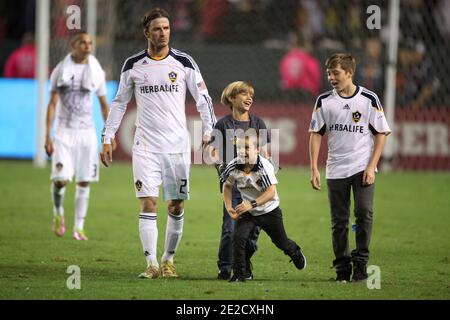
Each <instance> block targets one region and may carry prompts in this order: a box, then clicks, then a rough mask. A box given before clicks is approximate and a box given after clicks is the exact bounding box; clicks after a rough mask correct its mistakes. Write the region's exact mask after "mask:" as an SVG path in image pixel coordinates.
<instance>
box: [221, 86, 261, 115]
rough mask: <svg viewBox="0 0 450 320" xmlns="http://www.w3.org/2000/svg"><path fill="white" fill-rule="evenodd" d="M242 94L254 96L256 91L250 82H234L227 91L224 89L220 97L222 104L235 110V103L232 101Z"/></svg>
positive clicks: (226, 88) (227, 87)
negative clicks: (247, 93)
mask: <svg viewBox="0 0 450 320" xmlns="http://www.w3.org/2000/svg"><path fill="white" fill-rule="evenodd" d="M241 92H249V93H250V94H251V95H252V96H253V95H254V94H255V89H254V88H253V86H252V85H251V84H250V83H248V82H244V81H235V82H232V83H230V84H229V85H227V86H226V87H225V89H223V91H222V96H221V97H220V102H222V104H223V105H224V106H228V107H230V109H233V103H232V102H231V100H230V99H231V98H234V97H236V96H237V95H238V94H239V93H241Z"/></svg>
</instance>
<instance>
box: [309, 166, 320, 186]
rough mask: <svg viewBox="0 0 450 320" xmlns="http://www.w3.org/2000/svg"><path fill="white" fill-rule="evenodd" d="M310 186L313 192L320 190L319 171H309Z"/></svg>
mask: <svg viewBox="0 0 450 320" xmlns="http://www.w3.org/2000/svg"><path fill="white" fill-rule="evenodd" d="M310 182H311V186H312V187H313V189H314V190H320V171H319V169H311V180H310Z"/></svg>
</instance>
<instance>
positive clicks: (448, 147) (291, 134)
mask: <svg viewBox="0 0 450 320" xmlns="http://www.w3.org/2000/svg"><path fill="white" fill-rule="evenodd" d="M251 112H252V113H253V114H255V115H257V116H259V117H261V118H263V119H264V121H265V122H266V124H267V127H268V128H269V129H279V131H278V140H279V161H280V166H281V167H283V166H308V165H309V151H308V143H309V134H308V128H309V123H310V121H311V114H312V106H299V105H288V104H270V103H255V104H254V105H253V106H252V109H251ZM215 113H216V117H217V119H220V118H221V117H223V116H225V115H226V114H228V113H229V109H228V108H226V107H224V106H222V105H220V104H216V105H215ZM186 115H187V122H188V128H189V132H190V134H191V141H195V139H193V137H194V135H195V134H194V130H195V129H198V130H199V128H198V125H194V124H195V122H196V121H197V124H198V121H200V116H199V114H198V112H197V110H196V109H195V105H193V104H188V105H187V106H186ZM135 118H136V107H135V105H134V104H133V103H131V104H130V105H129V107H128V109H127V112H126V113H125V116H124V119H123V121H122V124H121V127H120V129H119V132H118V134H117V136H116V138H117V141H118V148H117V150H116V153H115V159H119V160H129V159H131V148H132V144H133V135H134V121H135ZM388 121H389V119H388ZM449 132H450V110H449V109H447V108H439V109H424V110H411V109H398V110H396V123H395V127H394V132H393V134H392V135H391V136H389V139H394V143H395V150H396V151H395V155H394V159H393V165H394V167H395V168H398V169H408V170H450V141H449ZM197 136H199V135H198V134H197ZM200 136H201V134H200ZM272 142H275V141H272ZM199 145H200V144H199V143H198V146H197V145H195V146H194V145H193V148H194V147H195V148H197V149H198V148H199ZM326 149H327V148H326V135H325V137H324V139H323V142H322V148H321V152H320V157H319V161H320V163H321V164H322V165H324V164H325V161H326V157H327V152H326Z"/></svg>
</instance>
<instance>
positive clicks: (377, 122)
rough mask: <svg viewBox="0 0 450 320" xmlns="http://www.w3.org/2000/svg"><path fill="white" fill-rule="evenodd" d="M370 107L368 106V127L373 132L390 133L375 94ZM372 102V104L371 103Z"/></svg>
mask: <svg viewBox="0 0 450 320" xmlns="http://www.w3.org/2000/svg"><path fill="white" fill-rule="evenodd" d="M371 104H372V108H370V114H369V128H370V130H371V131H372V133H373V134H378V133H384V134H386V135H388V134H390V133H391V129H390V128H389V125H388V123H387V120H386V117H385V115H384V110H383V107H382V105H381V102H380V100H379V99H378V97H377V96H375V100H374V101H372V102H371ZM373 104H374V105H373Z"/></svg>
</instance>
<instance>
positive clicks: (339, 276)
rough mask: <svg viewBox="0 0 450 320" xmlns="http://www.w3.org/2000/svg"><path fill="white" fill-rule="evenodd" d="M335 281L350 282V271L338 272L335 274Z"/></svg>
mask: <svg viewBox="0 0 450 320" xmlns="http://www.w3.org/2000/svg"><path fill="white" fill-rule="evenodd" d="M336 282H339V283H347V282H350V273H338V274H337V275H336Z"/></svg>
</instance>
